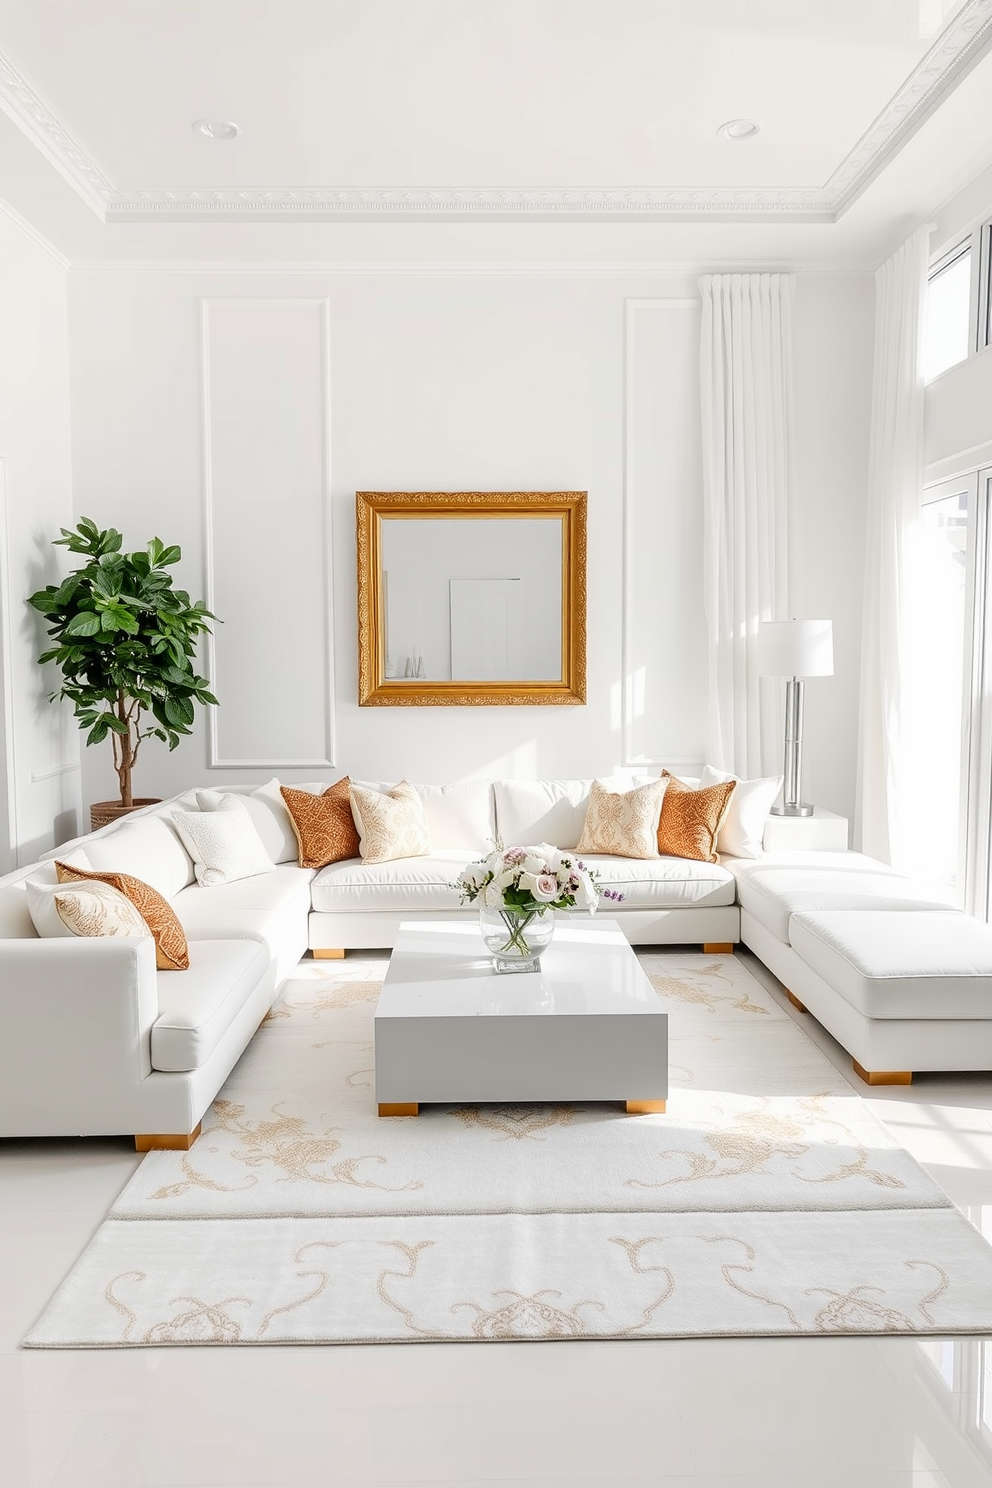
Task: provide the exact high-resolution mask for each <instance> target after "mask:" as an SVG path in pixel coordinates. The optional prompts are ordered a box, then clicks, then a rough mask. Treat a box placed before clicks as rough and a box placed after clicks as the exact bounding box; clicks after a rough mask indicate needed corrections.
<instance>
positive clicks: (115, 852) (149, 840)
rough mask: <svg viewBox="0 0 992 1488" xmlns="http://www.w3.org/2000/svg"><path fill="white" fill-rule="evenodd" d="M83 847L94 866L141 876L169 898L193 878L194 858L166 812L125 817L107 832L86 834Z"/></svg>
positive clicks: (105, 870) (104, 870)
mask: <svg viewBox="0 0 992 1488" xmlns="http://www.w3.org/2000/svg"><path fill="white" fill-rule="evenodd" d="M83 850H84V852H85V853H86V856H87V858H88V859H89V862H90V866H91V867H93V868H99V869H100V871H101V872H104V873H127V874H130V876H131V877H132V878H140V879H141V880H142V882H143V883H146V884H151V886H152V888H153V889H157V890H158V892H159V893H160V894H161V895H162V897H163V898H165V899H173V898H174V897H175V896H176V894H178V893H179V890H180V889H184V888H185V887H186V885H187V884H191V883H192V882H193V877H194V875H193V860H192V858H191V857H190V855H189V853H188V852H187V851H186V849H185V848H184V847H183V845H182V843H181V842H180V840H179V835H178V833H177V832H176V829H175V827H174V826H173V825H172V822H171V821H169V820H168V819H167V818H166V817H163V816H139V817H135V818H133V819H129V818H127V817H125V819H124V820H123V821H122V822H121V823H120V824H119V825H118V826H116V827H115V828H114V830H113V831H109V832H107V833H106V835H104V834H103V833H102V832H101V833H99V834H98V835H95V836H93V837H87V838H85V839H84V840H83ZM57 856H59V857H61V856H62V854H61V853H59V854H57Z"/></svg>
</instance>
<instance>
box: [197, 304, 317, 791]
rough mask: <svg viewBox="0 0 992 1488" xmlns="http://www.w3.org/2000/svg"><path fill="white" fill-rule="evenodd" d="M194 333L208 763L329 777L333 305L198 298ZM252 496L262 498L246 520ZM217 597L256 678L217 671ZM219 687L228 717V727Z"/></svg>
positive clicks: (220, 646) (244, 667)
mask: <svg viewBox="0 0 992 1488" xmlns="http://www.w3.org/2000/svg"><path fill="white" fill-rule="evenodd" d="M280 311H283V312H285V314H284V315H282V316H280V315H279V312H280ZM301 312H309V315H306V314H301ZM307 320H309V321H310V324H309V325H307V324H306V321H307ZM200 329H201V336H200V346H201V362H202V366H201V391H202V411H201V418H202V443H203V542H204V567H205V580H204V582H205V595H206V603H207V606H208V608H209V609H211V610H213V611H215V612H216V613H218V615H219V616H220V623H219V624H217V625H215V626H214V627H213V634H212V635H211V636H209V637H208V638H207V642H206V648H205V649H206V655H207V666H208V673H209V676H210V678H211V685H212V689H213V690H214V691H216V692H217V694H218V696H219V698H220V707H219V708H210V709H208V710H207V767H208V769H211V770H221V769H225V770H243V769H271V770H301V769H317V770H323V769H329V768H333V767H334V754H335V744H334V672H333V656H334V648H333V630H332V607H331V557H332V554H331V514H330V490H331V481H330V459H331V450H330V397H331V381H330V304H329V301H328V300H327V299H326V298H325V297H320V298H310V297H300V298H295V297H285V296H281V297H274V298H273V297H251V298H238V297H230V298H229V297H213V298H211V297H205V298H202V299H201V300H200ZM266 334H268V336H269V338H270V344H267V343H266ZM294 338H295V340H294ZM311 355H312V359H311ZM266 378H268V379H269V380H270V386H269V387H268V388H266ZM294 379H295V383H294ZM235 383H237V384H238V385H239V387H240V389H241V390H242V391H243V393H244V394H245V397H246V406H245V415H244V418H243V419H240V418H239V417H237V416H236V415H235V410H236V407H237V399H238V389H237V388H236V387H235ZM287 389H289V391H288V392H287ZM280 398H281V400H282V401H281V402H280ZM308 400H309V410H310V413H311V415H312V419H311V422H310V423H309V424H308V425H307V427H306V428H292V427H290V425H291V423H292V421H293V419H294V418H300V419H305V415H306V408H307V404H308ZM266 441H268V447H267V446H266ZM253 454H254V455H255V456H257V462H256V461H254V460H253V458H252V456H253ZM256 463H257V467H258V469H257V471H256V469H255V468H254V467H255V465H256ZM266 472H268V476H266ZM266 479H269V480H270V481H271V482H272V483H273V484H274V485H275V487H276V489H271V487H270V486H269V485H266V484H265V482H266ZM255 481H257V482H260V483H261V484H259V485H253V482H255ZM256 496H260V497H262V498H263V500H262V501H261V502H259V503H258V507H257V509H256V510H254V511H253V510H252V501H253V498H254V497H256ZM242 502H243V506H242V505H240V504H239V503H242ZM263 513H264V517H263ZM273 561H277V562H278V564H279V568H278V571H277V572H276V573H275V574H271V572H270V565H271V564H272V562H273ZM297 565H298V567H299V579H298V582H297V578H296V573H297ZM225 594H226V595H227V596H228V603H229V607H230V606H231V604H234V605H235V607H236V611H237V618H236V619H235V621H234V623H236V624H239V625H240V626H241V631H240V634H239V644H238V646H237V647H235V648H232V649H234V650H236V651H238V652H239V654H240V655H241V656H242V657H244V656H248V657H255V658H256V659H257V660H258V667H259V669H258V672H257V674H253V673H252V671H251V666H250V663H246V662H245V661H243V660H242V661H239V662H238V663H237V664H234V665H232V664H230V663H229V664H228V670H227V671H226V672H225V663H224V651H225V645H224V630H223V625H224V623H226V622H225V617H224V613H223V608H224V596H225ZM225 689H228V696H229V697H233V699H234V701H233V703H232V705H231V708H230V710H229V713H228V715H227V720H230V719H232V718H233V719H234V721H233V722H226V719H225V713H224V692H225ZM274 717H276V718H277V719H278V721H277V722H276V723H275V725H273V718H274ZM225 724H226V726H227V729H228V734H227V736H225ZM239 731H240V733H239ZM256 733H258V734H261V735H268V737H269V738H270V739H273V741H274V740H275V737H276V735H277V734H278V735H280V736H281V735H284V736H285V741H286V746H287V747H286V749H285V751H283V750H282V749H281V748H279V747H276V746H275V744H274V743H273V747H272V748H271V749H270V750H259V749H258V748H257V747H252V745H253V744H256V743H257V738H256ZM235 734H237V735H238V739H235V740H234V747H232V739H231V736H232V735H235ZM239 740H240V742H241V743H242V744H243V746H244V747H243V748H241V749H239V748H237V747H236V746H237V743H238V742H239ZM307 743H310V744H311V745H316V747H311V748H307V747H306V744H307ZM300 744H303V746H304V747H302V748H300V747H295V748H294V745H297V746H299V745H300Z"/></svg>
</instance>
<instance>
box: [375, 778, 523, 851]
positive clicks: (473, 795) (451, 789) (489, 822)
mask: <svg viewBox="0 0 992 1488" xmlns="http://www.w3.org/2000/svg"><path fill="white" fill-rule="evenodd" d="M351 783H352V785H357V786H359V787H361V788H362V789H363V790H377V791H390V790H392V788H393V786H394V784H395V781H388V782H386V781H380V780H355V779H354V778H352V782H351ZM411 783H412V784H413V788H414V790H415V791H416V792H417V795H418V796H419V797H420V799H421V802H422V804H423V808H424V816H425V817H426V819H427V835H428V837H429V838H430V841H431V845H432V847H436V848H448V847H464V848H468V849H469V851H470V852H477V853H479V854H480V855H481V854H484V853H487V852H491V850H492V845H493V836H494V833H495V824H494V822H493V811H492V784H491V782H490V781H488V780H462V781H459V782H458V783H457V784H456V785H418V784H417V783H416V782H415V781H414V782H411Z"/></svg>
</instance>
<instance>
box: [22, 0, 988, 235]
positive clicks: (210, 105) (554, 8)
mask: <svg viewBox="0 0 992 1488" xmlns="http://www.w3.org/2000/svg"><path fill="white" fill-rule="evenodd" d="M990 96H992V0H85V3H80V0H4V4H3V7H2V11H0V109H2V111H3V112H2V114H0V197H2V198H3V199H4V200H5V201H6V203H7V204H8V207H9V208H10V209H12V210H13V211H15V212H17V213H19V214H20V215H21V216H22V217H23V218H24V219H26V220H27V222H29V223H30V224H32V225H33V226H34V227H35V228H36V229H37V231H39V232H40V233H42V234H43V235H44V236H45V237H46V238H48V240H49V241H50V242H51V243H53V244H54V245H55V247H56V248H57V249H58V250H59V251H60V252H61V253H63V254H64V255H65V256H66V257H67V258H68V259H69V260H70V261H73V262H79V263H87V262H93V263H97V262H101V261H107V260H113V261H116V262H119V261H121V260H134V261H140V260H163V261H173V260H177V259H181V260H202V259H222V260H226V261H241V260H243V261H258V260H264V261H268V262H274V261H304V260H312V261H314V262H318V261H320V260H322V259H325V258H328V259H333V258H349V257H350V258H352V259H355V260H363V261H364V260H368V259H372V260H376V259H396V258H424V259H431V258H437V257H442V258H444V257H448V258H454V259H458V258H462V257H465V258H469V259H471V258H473V257H476V258H478V257H487V258H490V259H492V258H497V259H501V258H511V259H512V258H517V259H527V258H531V259H534V260H540V259H542V258H548V257H551V258H555V259H562V258H576V259H578V258H585V259H588V260H592V261H595V260H600V259H601V260H605V261H616V260H618V259H628V260H631V261H635V262H636V261H644V260H649V261H650V260H654V259H657V258H664V259H666V260H672V259H673V258H675V259H679V260H684V261H686V262H690V261H692V260H695V259H698V258H700V257H704V258H706V259H707V260H709V261H713V260H719V259H722V258H726V259H731V258H740V257H745V258H747V259H748V260H749V261H751V260H758V259H762V258H776V259H783V258H786V259H796V260H798V261H802V262H807V261H824V262H837V261H845V262H851V263H855V262H862V261H863V262H870V261H872V260H873V259H876V258H877V257H878V256H880V255H881V254H883V253H884V252H885V251H887V249H888V247H889V246H890V245H891V244H892V243H893V242H894V241H895V240H896V238H897V236H898V234H899V233H900V232H902V231H904V230H905V229H906V228H907V227H908V226H909V225H912V224H913V223H914V222H916V221H918V220H920V219H921V218H922V217H925V216H926V215H927V214H929V213H931V212H933V210H934V209H935V207H937V206H938V205H939V204H940V203H941V202H942V201H944V200H946V199H948V198H949V197H950V196H951V195H952V194H953V193H954V192H955V191H957V190H959V189H960V188H961V187H963V186H965V185H966V184H967V183H968V182H969V181H970V180H971V179H972V178H974V177H975V176H976V175H977V174H978V173H979V172H981V171H982V170H983V169H984V168H986V167H988V166H989V165H990V163H992V109H989V107H988V104H987V100H988V98H989V97H990ZM202 118H208V119H219V120H233V121H234V122H235V123H236V124H237V125H238V127H239V130H240V133H239V134H238V136H237V138H236V139H233V140H230V141H220V140H211V139H207V138H204V137H203V136H202V135H200V134H197V133H195V132H194V130H193V128H192V125H193V123H194V121H195V120H197V119H202ZM734 118H747V119H753V120H755V121H756V122H758V123H759V124H760V126H761V128H760V132H759V133H758V134H757V135H755V136H754V137H753V138H751V139H749V140H743V141H730V140H727V139H725V138H723V137H722V136H721V135H720V134H719V133H718V130H719V126H720V125H721V124H723V123H724V122H725V121H727V120H729V119H734Z"/></svg>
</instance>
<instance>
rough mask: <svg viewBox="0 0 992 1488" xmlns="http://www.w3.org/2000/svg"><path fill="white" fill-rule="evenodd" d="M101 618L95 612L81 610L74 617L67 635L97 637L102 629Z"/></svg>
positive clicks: (67, 627) (67, 629)
mask: <svg viewBox="0 0 992 1488" xmlns="http://www.w3.org/2000/svg"><path fill="white" fill-rule="evenodd" d="M100 622H101V617H100V616H99V615H97V614H96V613H95V612H94V611H93V610H80V612H79V614H78V615H74V616H73V617H72V619H71V620H70V621H69V623H68V625H67V626H66V628H65V633H66V635H73V636H91V635H96V633H97V631H98V630H99V629H100Z"/></svg>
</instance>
